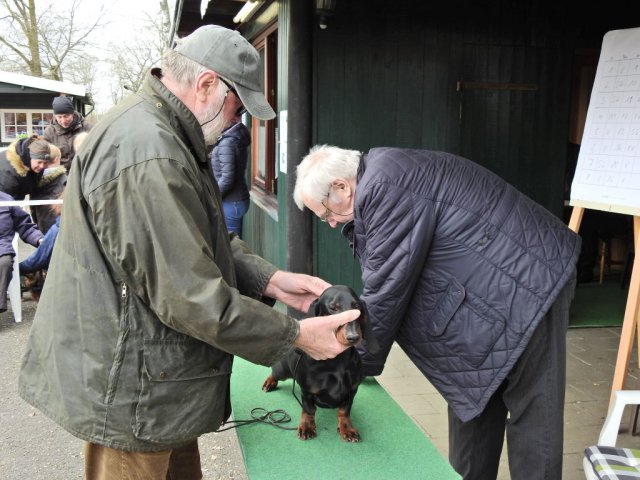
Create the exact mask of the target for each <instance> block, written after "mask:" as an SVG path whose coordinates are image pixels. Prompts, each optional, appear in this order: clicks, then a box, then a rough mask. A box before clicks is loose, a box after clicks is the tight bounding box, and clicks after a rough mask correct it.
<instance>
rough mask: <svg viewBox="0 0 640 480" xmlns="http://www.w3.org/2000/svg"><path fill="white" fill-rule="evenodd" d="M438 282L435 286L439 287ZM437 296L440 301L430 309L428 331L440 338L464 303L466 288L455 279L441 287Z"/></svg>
mask: <svg viewBox="0 0 640 480" xmlns="http://www.w3.org/2000/svg"><path fill="white" fill-rule="evenodd" d="M437 284H438V282H435V283H434V285H435V286H436V287H437ZM437 289H438V290H440V289H442V290H441V291H440V292H437V293H436V294H435V295H437V296H438V301H437V302H436V303H435V304H434V306H433V307H432V308H429V311H428V313H427V316H426V317H427V331H428V332H429V335H433V336H434V337H439V336H440V335H442V334H443V333H444V331H445V329H446V328H447V325H448V324H449V321H450V320H451V318H452V317H453V315H454V314H455V313H456V311H457V310H458V308H459V307H460V305H461V304H462V302H463V301H464V297H465V291H464V287H463V286H462V285H460V283H458V281H457V280H456V279H455V278H452V279H451V280H450V281H449V283H447V284H446V285H442V286H440V288H437Z"/></svg>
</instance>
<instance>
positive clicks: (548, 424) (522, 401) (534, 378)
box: [449, 277, 575, 480]
mask: <svg viewBox="0 0 640 480" xmlns="http://www.w3.org/2000/svg"><path fill="white" fill-rule="evenodd" d="M574 290H575V277H574V279H572V280H571V281H569V283H568V284H567V285H566V286H565V287H564V289H563V290H562V291H561V292H560V294H559V295H558V298H557V299H556V301H555V303H554V304H553V306H552V307H551V309H550V310H549V311H548V312H547V314H546V315H545V316H544V318H543V319H542V321H541V322H540V325H539V326H538V327H537V328H536V330H535V332H534V333H533V336H532V337H531V340H530V341H529V344H528V345H527V347H526V348H525V350H524V352H523V353H522V356H521V357H520V358H519V359H518V361H517V362H516V364H515V366H514V367H513V369H512V370H511V372H509V374H508V375H507V378H506V379H505V381H504V382H503V383H502V385H501V386H500V388H499V389H498V390H497V391H496V393H495V394H494V395H493V396H492V397H491V399H490V400H489V403H488V404H487V407H486V408H485V409H484V411H483V412H482V413H481V414H480V416H478V417H476V418H474V419H473V420H470V421H469V422H466V423H463V422H461V421H460V420H459V419H458V417H456V415H455V414H454V413H453V411H452V410H451V409H449V462H450V463H451V465H452V466H453V468H454V469H455V470H456V471H457V472H458V473H459V474H460V475H462V477H463V478H464V479H465V480H485V479H486V480H495V479H496V477H497V475H498V466H499V463H500V454H501V452H502V446H503V440H504V434H505V429H506V433H507V451H508V455H509V471H510V474H511V478H513V479H518V480H534V479H547V480H560V479H561V478H562V449H563V424H564V392H565V381H566V332H567V326H568V321H569V305H570V304H571V300H572V299H573V294H574Z"/></svg>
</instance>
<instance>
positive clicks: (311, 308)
mask: <svg viewBox="0 0 640 480" xmlns="http://www.w3.org/2000/svg"><path fill="white" fill-rule="evenodd" d="M319 300H320V297H318V298H316V299H315V300H314V301H313V302H311V305H309V313H310V314H311V315H309V316H313V317H319V316H320V314H319V313H318V304H319V303H320V302H319Z"/></svg>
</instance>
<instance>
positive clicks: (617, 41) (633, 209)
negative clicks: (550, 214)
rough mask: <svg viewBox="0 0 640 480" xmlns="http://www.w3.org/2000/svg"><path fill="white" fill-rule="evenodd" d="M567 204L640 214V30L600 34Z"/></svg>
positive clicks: (633, 29)
mask: <svg viewBox="0 0 640 480" xmlns="http://www.w3.org/2000/svg"><path fill="white" fill-rule="evenodd" d="M570 204H571V205H573V206H578V207H586V208H592V209H597V210H605V211H612V212H618V213H626V214H631V215H640V28H632V29H628V30H613V31H611V32H608V33H607V34H606V35H605V36H604V39H603V43H602V52H601V53H600V60H599V62H598V69H597V71H596V78H595V81H594V84H593V90H592V92H591V101H590V103H589V110H588V112H587V120H586V124H585V128H584V135H583V138H582V146H581V147H580V154H579V156H578V164H577V166H576V172H575V175H574V179H573V183H572V185H571V201H570Z"/></svg>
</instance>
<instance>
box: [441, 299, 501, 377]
mask: <svg viewBox="0 0 640 480" xmlns="http://www.w3.org/2000/svg"><path fill="white" fill-rule="evenodd" d="M506 323H507V322H506V319H505V318H504V316H502V315H501V314H500V313H499V312H498V311H496V310H495V309H494V308H492V307H491V306H490V305H488V304H487V303H486V302H485V301H484V300H483V299H482V298H480V297H478V296H476V295H474V294H472V293H471V292H469V291H467V294H466V297H465V300H464V302H463V303H462V304H461V305H460V308H458V310H457V312H456V314H455V315H454V316H453V318H452V320H451V322H450V326H449V327H450V334H449V335H448V337H447V338H446V340H445V342H446V345H447V347H448V349H450V350H451V351H452V352H453V353H455V354H456V355H457V356H458V357H459V358H460V359H462V360H463V361H464V362H466V363H467V364H469V365H471V366H472V367H473V368H478V367H480V366H481V365H482V364H483V363H484V362H485V360H486V359H487V356H488V355H489V354H490V353H491V352H492V351H494V349H495V345H496V342H497V341H498V339H500V338H501V337H502V335H503V333H504V329H505V326H506ZM496 366H497V365H494V367H496Z"/></svg>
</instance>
